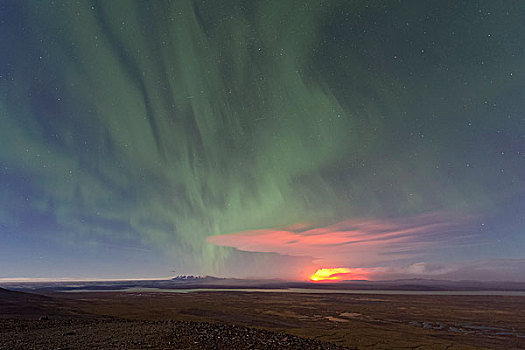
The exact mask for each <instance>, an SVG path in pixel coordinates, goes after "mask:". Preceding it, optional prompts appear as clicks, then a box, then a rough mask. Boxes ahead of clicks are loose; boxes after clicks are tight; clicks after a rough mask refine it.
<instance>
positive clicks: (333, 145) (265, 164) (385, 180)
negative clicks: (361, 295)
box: [0, 0, 525, 280]
mask: <svg viewBox="0 0 525 350" xmlns="http://www.w3.org/2000/svg"><path fill="white" fill-rule="evenodd" d="M0 45H1V47H2V53H1V54H0V140H1V142H2V147H1V148H0V278H14V277H30V278H33V277H53V278H58V277H93V278H101V277H113V278H115V277H119V276H120V277H156V276H169V275H170V274H171V273H172V272H171V271H172V270H173V271H176V273H191V274H203V275H204V274H213V275H218V276H238V277H249V276H257V277H283V276H284V277H287V278H294V277H296V278H297V276H303V275H305V274H311V273H312V271H315V269H317V268H319V267H335V266H342V267H349V268H355V269H361V270H360V271H370V272H371V273H373V272H377V273H378V274H379V275H378V276H380V277H381V278H390V277H399V276H407V275H408V276H412V275H413V276H427V275H431V276H433V277H435V276H438V277H439V276H445V277H450V278H456V277H457V278H473V279H508V280H525V254H524V253H523V252H524V251H525V249H523V248H524V247H525V3H523V2H522V1H519V0H515V1H510V0H505V1H498V2H495V1H469V2H467V1H463V2H458V1H452V0H450V1H442V0H432V1H431V0H425V1H419V0H411V1H408V0H406V1H386V0H385V1H380V0H376V1H372V0H370V1H364V0H362V1H359V0H355V1H349V0H341V1H336V0H333V1H330V0H327V1H322V0H319V1H308V0H307V1H294V0H285V1H283V0H265V1H246V0H225V1H205V0H195V1H189V0H173V1H167V0H166V1H132V0H112V1H95V0H93V1H88V0H79V1H36V0H35V1H31V0H0ZM267 235H269V236H267ZM272 235H273V236H272ZM312 235H318V237H317V238H319V239H321V238H322V239H323V240H324V241H315V242H314V243H315V244H314V243H312V238H311V237H312ZM250 237H251V238H250ZM267 237H270V238H269V239H267ZM283 237H284V238H283ZM309 239H310V240H309ZM356 242H357V244H356ZM269 243H271V244H269ZM332 252H335V253H334V254H332ZM277 273H278V275H277Z"/></svg>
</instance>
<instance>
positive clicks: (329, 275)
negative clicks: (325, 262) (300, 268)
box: [310, 267, 352, 282]
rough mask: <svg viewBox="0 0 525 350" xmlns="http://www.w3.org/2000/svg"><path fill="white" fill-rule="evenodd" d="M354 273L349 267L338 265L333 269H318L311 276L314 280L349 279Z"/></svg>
mask: <svg viewBox="0 0 525 350" xmlns="http://www.w3.org/2000/svg"><path fill="white" fill-rule="evenodd" d="M351 275H352V270H351V269H349V268H347V267H336V268H332V269H318V270H317V271H316V272H315V273H314V274H313V275H312V276H311V277H310V280H312V281H315V282H317V281H337V280H342V279H347V278H348V277H350V276H351Z"/></svg>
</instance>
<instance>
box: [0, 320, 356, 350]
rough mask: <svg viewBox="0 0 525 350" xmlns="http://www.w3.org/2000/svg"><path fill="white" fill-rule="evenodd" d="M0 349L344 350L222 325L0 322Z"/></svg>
mask: <svg viewBox="0 0 525 350" xmlns="http://www.w3.org/2000/svg"><path fill="white" fill-rule="evenodd" d="M0 349H2V350H3V349H5V350H8V349H9V350H17V349H24V350H29V349H35V350H36V349H39V350H40V349H42V350H43V349H54V350H58V349H62V350H65V349H305V350H308V349H319V350H321V349H323V350H324V349H326V350H328V349H333V350H336V349H347V348H344V347H340V346H337V345H335V344H331V343H326V342H321V341H317V340H312V339H305V338H300V337H296V336H292V335H289V334H285V333H277V332H270V331H266V330H261V329H256V328H249V327H242V326H235V325H231V324H224V323H211V322H186V321H127V320H74V319H73V320H33V321H31V320H13V319H9V320H0Z"/></svg>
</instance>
